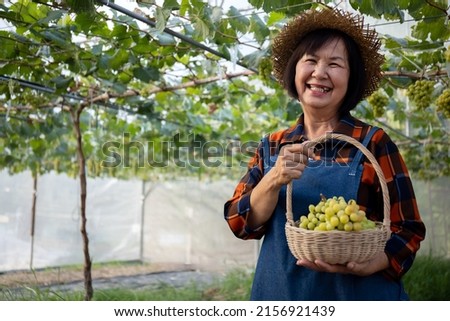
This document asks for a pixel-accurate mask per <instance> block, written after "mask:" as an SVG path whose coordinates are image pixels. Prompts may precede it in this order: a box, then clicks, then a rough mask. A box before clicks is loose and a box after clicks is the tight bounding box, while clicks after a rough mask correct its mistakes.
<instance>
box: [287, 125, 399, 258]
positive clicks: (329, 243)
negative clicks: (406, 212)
mask: <svg viewBox="0 0 450 321" xmlns="http://www.w3.org/2000/svg"><path fill="white" fill-rule="evenodd" d="M329 138H334V139H338V140H341V141H345V142H348V143H350V144H352V145H354V146H355V147H357V148H358V149H359V150H361V152H362V153H363V154H364V155H365V156H366V157H367V158H368V160H369V161H370V162H371V164H372V165H373V167H374V169H375V172H376V174H377V176H378V179H379V181H380V184H381V189H382V192H383V202H384V213H383V215H384V219H383V222H382V223H381V222H376V227H375V228H374V229H367V230H361V231H357V232H356V231H351V232H347V231H340V230H333V231H312V230H307V229H304V228H300V227H298V222H294V220H293V212H292V182H290V183H289V184H288V185H287V191H286V219H287V221H286V226H285V231H286V238H287V242H288V246H289V249H290V251H291V252H292V254H293V255H294V257H295V258H297V259H306V260H309V261H314V260H316V259H319V260H322V261H324V262H327V263H329V264H345V263H347V262H350V261H353V262H364V261H367V260H370V259H371V258H373V257H374V256H375V255H376V254H377V253H379V252H383V251H384V247H385V245H386V241H387V240H388V238H389V237H390V234H391V231H390V199H389V193H388V188H387V185H386V179H385V177H384V174H383V172H382V170H381V168H380V165H379V164H378V162H377V160H376V159H375V157H374V156H373V155H372V154H371V153H370V151H369V150H368V149H367V148H366V147H365V146H364V145H362V144H361V143H360V142H358V141H357V140H355V139H354V138H352V137H349V136H346V135H341V134H333V133H332V134H330V133H328V134H326V135H324V136H321V137H319V138H317V139H315V140H311V141H309V142H307V144H306V147H308V148H309V147H312V146H314V145H316V144H318V143H322V142H325V141H326V140H327V139H329ZM331 196H339V195H330V197H331Z"/></svg>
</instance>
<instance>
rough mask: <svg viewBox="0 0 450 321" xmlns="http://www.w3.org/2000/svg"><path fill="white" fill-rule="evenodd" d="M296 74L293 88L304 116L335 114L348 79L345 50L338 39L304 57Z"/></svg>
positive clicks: (343, 95) (348, 69) (344, 92)
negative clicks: (304, 113) (295, 90)
mask: <svg viewBox="0 0 450 321" xmlns="http://www.w3.org/2000/svg"><path fill="white" fill-rule="evenodd" d="M295 72H296V74H295V87H296V89H297V93H298V99H299V101H300V103H301V104H302V107H303V110H304V111H305V112H308V111H311V112H312V111H323V112H327V113H330V112H332V113H338V111H339V107H340V106H341V104H342V101H343V100H344V97H345V95H346V93H347V88H348V80H349V77H350V67H349V64H348V55H347V50H346V48H345V45H344V42H343V41H342V40H341V39H336V40H332V41H330V42H328V43H326V44H324V45H323V46H322V47H321V48H320V49H319V50H317V51H316V52H315V53H313V54H305V55H303V57H301V58H300V60H299V61H298V63H297V65H296V69H295Z"/></svg>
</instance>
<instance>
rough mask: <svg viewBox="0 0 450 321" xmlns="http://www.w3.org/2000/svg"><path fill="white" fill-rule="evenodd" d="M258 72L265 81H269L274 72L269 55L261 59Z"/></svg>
mask: <svg viewBox="0 0 450 321" xmlns="http://www.w3.org/2000/svg"><path fill="white" fill-rule="evenodd" d="M258 72H259V76H260V77H261V79H262V80H263V81H264V82H268V81H269V80H270V76H271V74H272V63H271V61H270V59H269V58H268V57H264V58H262V59H261V61H260V62H259V66H258Z"/></svg>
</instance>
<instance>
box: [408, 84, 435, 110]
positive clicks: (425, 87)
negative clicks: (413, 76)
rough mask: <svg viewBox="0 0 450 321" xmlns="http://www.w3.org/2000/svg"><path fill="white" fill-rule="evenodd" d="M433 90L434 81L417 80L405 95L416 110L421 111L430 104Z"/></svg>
mask: <svg viewBox="0 0 450 321" xmlns="http://www.w3.org/2000/svg"><path fill="white" fill-rule="evenodd" d="M433 88H434V81H431V80H425V79H422V80H418V81H416V82H414V83H413V84H411V85H410V86H409V87H408V89H407V91H406V95H407V96H408V98H409V99H410V100H411V101H412V102H413V103H414V104H415V105H416V107H417V109H419V110H423V109H425V108H427V107H428V106H430V104H431V99H432V98H431V94H432V93H433Z"/></svg>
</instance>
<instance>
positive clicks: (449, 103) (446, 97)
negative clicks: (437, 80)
mask: <svg viewBox="0 0 450 321" xmlns="http://www.w3.org/2000/svg"><path fill="white" fill-rule="evenodd" d="M436 106H437V110H438V111H440V112H441V113H443V114H444V117H445V118H450V89H445V90H444V91H443V92H442V94H441V95H440V96H439V97H438V99H437V100H436Z"/></svg>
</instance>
